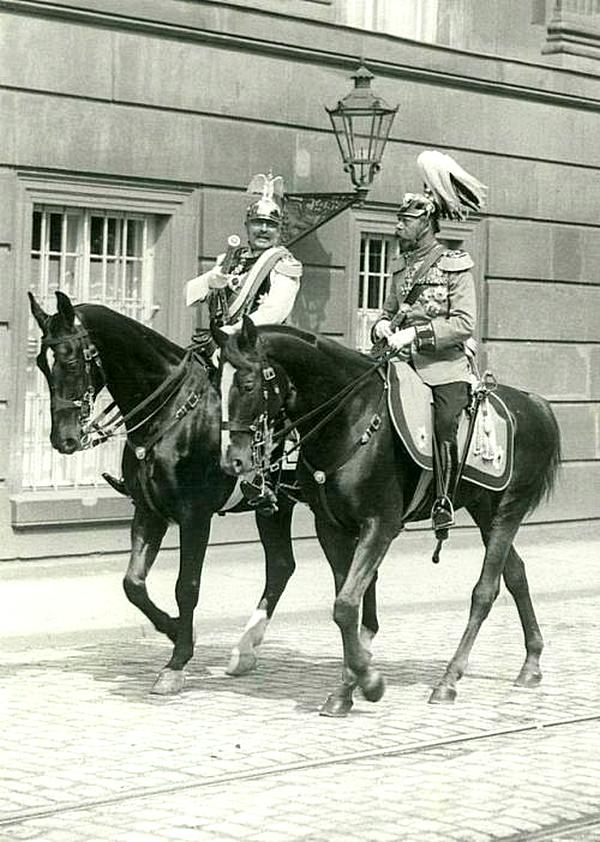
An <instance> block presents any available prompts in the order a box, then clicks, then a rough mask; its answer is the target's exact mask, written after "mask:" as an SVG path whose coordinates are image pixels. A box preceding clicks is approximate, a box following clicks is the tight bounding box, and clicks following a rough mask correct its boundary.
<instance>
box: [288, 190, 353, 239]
mask: <svg viewBox="0 0 600 842" xmlns="http://www.w3.org/2000/svg"><path fill="white" fill-rule="evenodd" d="M362 199H363V197H362V196H361V195H360V194H358V193H286V195H285V204H284V209H283V231H282V237H281V239H282V242H283V244H284V245H286V246H289V245H291V244H292V243H295V242H297V241H298V240H300V239H301V238H302V237H305V236H306V235H307V234H310V232H311V231H315V230H316V229H317V228H320V226H321V225H323V224H324V223H325V222H328V221H329V220H330V219H333V217H334V216H337V215H338V214H339V213H341V212H342V211H343V210H346V208H349V207H350V206H351V205H355V204H358V203H359V202H361V201H362Z"/></svg>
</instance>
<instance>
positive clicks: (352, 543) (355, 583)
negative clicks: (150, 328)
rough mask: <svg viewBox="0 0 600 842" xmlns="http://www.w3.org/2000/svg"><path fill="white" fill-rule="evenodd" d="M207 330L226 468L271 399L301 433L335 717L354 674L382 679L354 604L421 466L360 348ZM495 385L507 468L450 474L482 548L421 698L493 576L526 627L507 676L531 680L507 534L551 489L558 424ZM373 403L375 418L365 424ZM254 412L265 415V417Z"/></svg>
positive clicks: (240, 467)
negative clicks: (327, 569)
mask: <svg viewBox="0 0 600 842" xmlns="http://www.w3.org/2000/svg"><path fill="white" fill-rule="evenodd" d="M217 338H218V341H219V343H220V344H221V346H222V354H223V364H222V374H221V391H222V396H223V401H224V407H223V412H224V413H227V414H228V416H229V432H228V434H227V436H226V437H225V438H224V439H223V445H224V449H223V451H222V457H221V464H222V467H223V468H224V469H225V470H226V471H228V472H229V473H231V474H235V475H239V474H243V473H245V472H246V471H248V470H249V469H250V468H251V467H252V453H251V439H252V437H255V436H256V434H257V433H256V431H257V429H260V427H261V425H263V426H264V425H265V423H271V422H272V416H273V415H274V414H275V412H279V411H280V410H281V409H282V408H283V409H284V410H285V412H286V413H287V414H288V416H289V418H290V419H291V421H292V423H296V424H297V428H298V431H299V433H300V436H301V447H300V461H299V468H298V471H297V476H298V479H299V481H300V486H301V488H302V492H303V495H304V497H305V499H306V500H307V502H308V503H309V505H310V507H311V508H312V510H313V512H314V514H315V518H316V526H317V536H318V538H319V541H320V543H321V546H322V547H323V550H324V551H325V555H326V556H327V559H328V561H329V564H330V566H331V569H332V571H333V575H334V579H335V587H336V599H335V604H334V609H333V617H334V620H335V622H336V623H337V625H338V627H339V629H340V631H341V636H342V642H343V649H344V671H343V675H342V682H341V684H340V685H339V686H337V687H336V688H335V689H334V691H333V693H332V694H331V695H330V696H329V697H328V699H327V701H326V703H325V705H324V707H323V709H322V713H324V714H326V715H330V716H342V715H344V714H345V713H347V712H348V710H349V709H350V707H351V705H352V691H353V689H354V687H355V686H356V685H357V684H358V686H359V687H360V689H361V690H362V692H363V694H364V695H365V697H366V698H367V699H368V700H370V701H377V700H378V699H380V698H381V696H382V695H383V692H384V682H383V678H382V676H381V675H380V673H379V672H378V671H376V670H375V669H373V666H372V664H371V654H370V651H369V647H368V646H366V645H365V641H364V638H363V639H361V634H360V633H359V628H358V619H359V606H360V604H361V600H362V598H363V595H364V594H365V591H366V589H367V588H368V587H369V585H370V583H371V582H372V581H373V577H374V575H375V573H376V571H377V568H378V567H379V565H380V563H381V562H382V560H383V558H384V556H385V553H386V552H387V549H388V547H389V545H390V543H391V541H392V540H393V538H395V537H396V536H397V535H398V533H399V532H400V531H401V530H402V528H403V526H404V512H405V511H406V509H407V507H408V504H409V502H410V501H411V500H412V498H413V493H414V491H415V488H416V486H417V482H418V480H419V476H420V473H421V469H420V468H419V467H418V466H417V465H416V464H415V463H414V461H413V460H412V459H411V458H410V456H409V454H408V452H407V451H406V449H405V448H404V446H403V445H402V443H401V442H400V440H399V438H398V436H397V435H396V434H395V432H394V429H393V426H392V422H391V420H390V417H389V414H388V412H387V408H386V403H385V401H384V400H383V394H384V380H383V378H382V377H380V376H379V375H378V368H379V366H378V365H377V364H376V363H374V361H373V360H372V359H370V358H369V357H366V356H364V355H363V354H360V353H358V352H356V351H352V350H349V349H347V348H345V347H342V346H341V345H339V344H337V343H336V342H333V341H332V340H329V339H325V338H323V337H318V336H315V335H313V334H311V333H307V332H304V331H300V330H295V329H293V328H285V327H273V328H270V327H269V328H260V329H258V331H257V329H256V328H255V327H254V325H253V324H252V322H250V321H249V320H246V322H245V323H244V326H243V329H242V332H241V334H239V335H237V336H232V337H230V338H229V339H227V337H226V336H225V335H224V334H221V335H218V337H217ZM498 395H499V396H500V397H501V398H502V400H503V401H504V403H505V404H506V406H507V407H508V409H509V411H510V413H511V415H512V417H513V421H514V426H515V445H514V471H513V475H512V479H511V481H510V483H509V485H508V486H507V487H506V488H505V490H504V491H488V490H486V489H484V488H481V487H479V486H476V485H473V484H470V483H468V482H462V483H461V484H460V485H459V488H458V494H457V498H456V505H457V507H461V506H464V507H465V508H466V509H467V511H468V512H469V513H470V515H471V516H472V517H473V519H474V521H475V523H476V524H477V526H478V527H479V529H480V532H481V536H482V538H483V543H484V544H485V557H484V561H483V567H482V571H481V575H480V577H479V580H478V582H477V584H476V585H475V588H474V590H473V593H472V599H471V610H470V615H469V620H468V624H467V627H466V629H465V632H464V634H463V636H462V639H461V641H460V644H459V646H458V649H457V650H456V653H455V654H454V656H453V657H452V659H451V660H450V662H449V663H448V666H447V667H446V671H445V673H444V675H443V676H442V678H441V680H440V681H439V683H438V684H437V686H436V687H435V689H434V690H433V692H432V695H431V697H430V701H432V702H450V701H453V700H454V699H455V697H456V683H457V681H458V680H459V679H460V678H461V676H462V675H463V673H464V671H465V669H466V667H467V661H468V657H469V654H470V652H471V649H472V646H473V644H474V642H475V638H476V636H477V634H478V632H479V629H480V627H481V624H482V623H483V621H484V619H485V618H486V616H487V615H488V613H489V611H490V609H491V607H492V603H493V602H494V600H495V599H496V596H497V595H498V592H499V588H500V580H501V578H504V581H505V583H506V586H507V588H508V589H509V591H510V593H511V594H512V596H513V598H514V600H515V602H516V605H517V609H518V612H519V616H520V619H521V623H522V626H523V632H524V635H525V649H526V658H525V662H524V664H523V666H522V669H521V671H520V673H519V675H518V678H517V680H516V683H517V684H519V685H520V686H523V687H531V686H534V685H536V684H537V683H538V682H539V681H540V680H541V672H540V666H539V661H540V655H541V652H542V646H543V642H542V636H541V633H540V629H539V626H538V623H537V620H536V617H535V613H534V610H533V606H532V603H531V598H530V595H529V587H528V583H527V577H526V575H525V567H524V565H523V561H522V560H521V558H520V557H519V555H518V554H517V552H516V550H515V548H514V546H513V540H514V537H515V535H516V533H517V530H518V529H519V526H520V524H521V522H522V520H523V518H524V517H525V515H526V514H527V513H528V512H531V511H532V510H533V509H534V508H535V507H536V506H537V505H538V504H539V502H540V501H541V500H542V498H544V497H545V496H546V495H547V494H548V493H549V492H550V491H551V490H552V488H553V485H554V482H555V477H556V472H557V468H558V464H559V461H560V435H559V430H558V425H557V423H556V419H555V417H554V415H553V413H552V410H551V409H550V406H549V404H548V403H547V402H546V401H545V400H543V399H542V398H540V397H537V396H536V395H532V394H526V393H525V392H522V391H518V390H516V389H512V388H509V387H508V386H499V387H498ZM274 396H276V397H278V400H277V401H274ZM274 404H275V409H273V407H274ZM374 412H375V413H377V415H378V416H379V417H380V419H381V423H380V424H375V425H374V424H373V418H374ZM265 415H269V416H271V421H270V422H268V421H265ZM427 515H428V509H426V510H425V509H424V507H421V509H420V510H418V511H417V512H416V513H415V516H413V517H411V518H410V519H411V520H412V519H415V520H418V519H423V518H424V517H426V516H427Z"/></svg>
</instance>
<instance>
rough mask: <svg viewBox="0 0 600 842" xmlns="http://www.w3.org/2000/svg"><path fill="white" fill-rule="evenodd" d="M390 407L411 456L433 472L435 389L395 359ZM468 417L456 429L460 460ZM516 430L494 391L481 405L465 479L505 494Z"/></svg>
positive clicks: (389, 372)
mask: <svg viewBox="0 0 600 842" xmlns="http://www.w3.org/2000/svg"><path fill="white" fill-rule="evenodd" d="M387 380H388V407H389V410H390V415H391V417H392V421H393V423H394V427H395V429H396V432H397V433H398V436H399V437H400V440H401V441H402V443H403V444H404V446H405V448H406V449H407V450H408V452H409V454H410V456H411V457H412V458H413V459H414V461H415V462H416V463H417V465H419V466H420V467H421V468H424V469H425V470H427V471H433V442H432V435H433V418H432V394H431V389H430V388H429V386H427V385H426V384H425V383H423V381H422V380H421V378H420V377H419V376H418V374H416V373H415V372H414V371H413V369H412V368H411V367H410V366H409V365H408V363H405V362H401V361H399V360H391V361H390V363H389V365H388V370H387ZM468 426H469V416H468V415H467V413H466V411H465V412H463V414H462V417H461V419H460V423H459V428H458V452H459V458H462V453H463V450H464V447H465V440H466V437H467V429H468ZM513 450H514V425H513V421H512V418H511V415H510V413H509V411H508V409H507V408H506V406H505V404H504V403H503V401H502V400H501V399H500V398H499V397H498V396H497V395H496V394H494V393H493V392H492V393H490V394H489V395H488V396H487V397H486V398H485V399H484V400H483V401H482V402H481V404H480V406H479V411H478V413H477V420H476V422H475V429H474V431H473V438H472V439H471V445H470V447H469V454H468V456H467V460H466V462H465V468H464V472H463V476H462V479H463V480H468V481H469V482H472V483H475V484H476V485H481V486H482V487H483V488H487V489H489V490H491V491H502V490H503V489H505V488H506V486H507V485H508V483H509V482H510V478H511V476H512V469H513Z"/></svg>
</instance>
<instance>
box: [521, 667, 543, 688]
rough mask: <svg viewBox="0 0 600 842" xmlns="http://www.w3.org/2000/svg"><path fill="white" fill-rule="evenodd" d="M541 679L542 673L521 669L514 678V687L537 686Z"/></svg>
mask: <svg viewBox="0 0 600 842" xmlns="http://www.w3.org/2000/svg"><path fill="white" fill-rule="evenodd" d="M541 680H542V673H541V672H539V670H538V671H537V672H531V670H521V672H520V673H519V675H518V676H517V678H516V680H515V686H516V687H537V686H538V684H539V683H540V682H541Z"/></svg>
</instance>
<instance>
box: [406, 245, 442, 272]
mask: <svg viewBox="0 0 600 842" xmlns="http://www.w3.org/2000/svg"><path fill="white" fill-rule="evenodd" d="M438 246H439V243H438V241H437V240H436V239H432V240H427V242H426V243H423V245H421V246H417V248H416V249H413V250H412V251H404V252H400V256H401V257H402V258H404V262H405V264H406V265H407V266H410V265H411V264H412V263H417V262H418V261H419V260H423V259H424V258H425V257H427V255H428V254H429V253H430V252H431V251H432V250H433V249H434V248H437V247H438Z"/></svg>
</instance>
